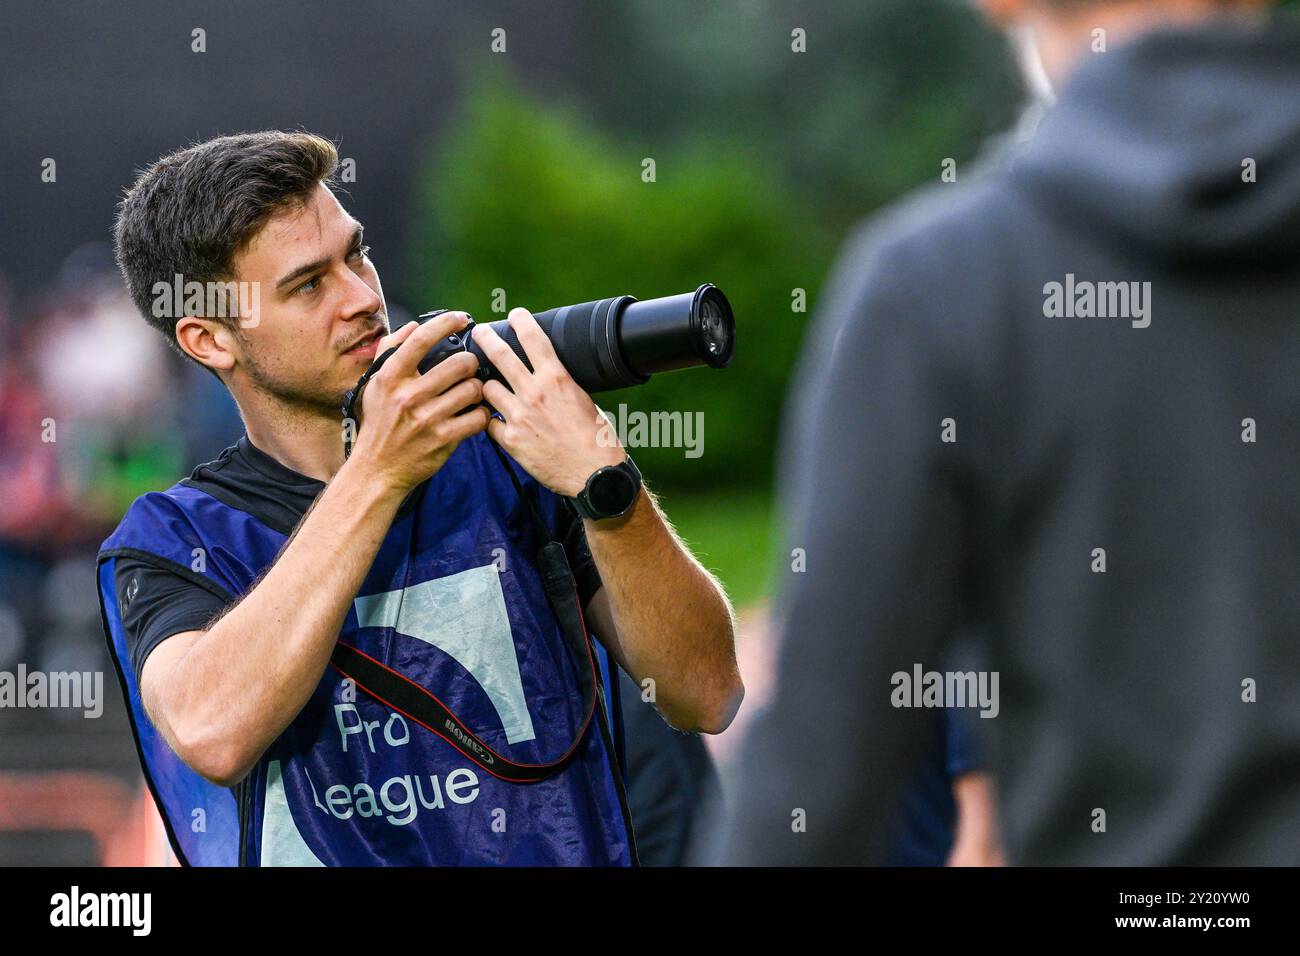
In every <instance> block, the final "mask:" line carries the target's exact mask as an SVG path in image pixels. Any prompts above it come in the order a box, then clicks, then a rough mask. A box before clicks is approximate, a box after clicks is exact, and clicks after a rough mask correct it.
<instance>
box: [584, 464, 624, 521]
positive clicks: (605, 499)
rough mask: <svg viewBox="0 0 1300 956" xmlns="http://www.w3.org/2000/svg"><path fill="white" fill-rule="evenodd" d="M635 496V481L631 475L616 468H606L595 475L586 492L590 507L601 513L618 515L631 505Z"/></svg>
mask: <svg viewBox="0 0 1300 956" xmlns="http://www.w3.org/2000/svg"><path fill="white" fill-rule="evenodd" d="M635 498H636V482H634V481H633V480H632V476H631V475H629V474H627V473H626V472H623V471H620V470H619V469H617V468H607V469H605V470H603V471H601V472H599V473H597V474H596V475H595V477H593V478H592V480H591V487H590V489H589V490H588V492H587V500H588V501H590V502H591V506H592V508H594V509H595V510H596V511H598V512H600V513H601V514H602V515H610V516H613V515H619V514H622V513H623V512H624V511H627V509H628V508H630V507H632V502H633V500H634V499H635Z"/></svg>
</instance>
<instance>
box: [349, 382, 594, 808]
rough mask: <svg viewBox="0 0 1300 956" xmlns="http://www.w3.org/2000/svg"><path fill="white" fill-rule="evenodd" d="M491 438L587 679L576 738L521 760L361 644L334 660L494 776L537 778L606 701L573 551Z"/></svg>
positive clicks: (564, 757)
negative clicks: (549, 753) (547, 754)
mask: <svg viewBox="0 0 1300 956" xmlns="http://www.w3.org/2000/svg"><path fill="white" fill-rule="evenodd" d="M367 378H368V376H367ZM365 381H366V379H363V380H362V382H360V383H358V386H357V388H356V389H354V390H353V393H355V394H359V393H360V391H361V387H362V386H363V385H364V384H365ZM489 443H490V444H491V445H492V448H493V449H494V450H495V451H496V454H497V457H498V458H499V459H500V460H501V465H502V467H504V468H505V470H506V473H507V474H508V475H509V476H510V481H511V484H513V485H514V486H515V491H516V492H517V493H518V495H519V499H520V500H521V501H522V502H523V503H524V505H525V507H526V508H527V510H528V514H529V517H530V519H531V521H532V524H533V527H534V530H535V532H536V535H537V540H539V541H542V542H544V543H543V544H542V546H541V548H540V549H539V550H538V552H537V565H538V568H539V569H540V571H541V575H542V584H543V586H544V587H545V589H546V598H547V601H548V602H549V603H550V605H551V609H552V610H553V611H554V612H555V617H556V620H558V621H559V624H560V630H561V632H562V633H563V635H564V642H565V645H566V646H567V647H568V650H569V656H570V658H572V660H573V663H574V666H575V667H576V668H577V670H578V677H579V681H580V682H581V685H582V709H583V712H584V714H585V716H584V717H583V720H582V726H581V727H579V728H578V733H577V736H576V737H575V738H574V740H573V743H571V744H570V745H569V746H568V747H567V748H566V749H565V751H564V753H563V754H561V755H560V757H559V758H558V759H556V760H552V761H549V762H547V763H540V764H528V763H517V762H515V761H513V760H510V759H509V758H507V757H503V756H502V755H501V754H499V753H497V752H496V751H495V750H493V749H492V748H491V747H489V746H488V745H487V744H486V743H484V741H483V740H482V738H480V737H479V736H478V735H477V734H475V733H474V732H473V731H472V730H470V728H469V727H468V726H467V725H466V724H465V722H464V721H462V720H461V719H460V718H459V717H457V716H456V715H455V714H454V713H452V711H451V709H450V708H448V707H447V705H446V704H444V703H443V702H442V701H441V700H440V699H439V698H438V697H437V696H436V695H435V694H433V693H430V692H429V691H428V690H427V689H426V688H424V687H422V686H421V685H420V684H417V683H416V682H415V681H413V680H411V679H410V678H408V677H406V676H404V675H402V674H400V673H398V672H397V671H395V670H393V669H392V668H391V667H388V666H387V665H386V664H383V663H381V662H380V661H378V660H376V659H375V658H373V657H371V656H370V655H369V654H367V653H365V652H364V651H362V650H360V649H359V648H356V647H353V646H352V645H350V644H346V643H344V642H343V641H339V642H337V643H336V644H335V646H334V653H333V655H332V656H331V657H330V664H331V665H332V666H333V667H334V669H335V670H337V671H338V672H339V673H340V674H342V675H343V676H344V677H346V678H348V679H349V680H351V681H352V682H353V683H354V684H355V685H356V686H357V687H358V688H359V689H361V690H363V691H365V693H367V694H369V695H370V696H371V697H373V698H375V699H376V700H378V701H379V702H380V703H382V704H384V705H386V706H388V707H391V708H392V709H393V710H395V711H397V712H398V713H400V714H402V715H403V716H404V717H406V718H408V719H409V720H413V721H415V722H416V723H417V724H419V725H420V726H422V727H424V728H425V729H426V730H429V731H431V732H433V733H435V734H437V735H438V736H439V737H441V738H442V739H443V740H445V741H447V743H449V744H451V745H452V746H453V747H455V748H456V749H457V750H458V751H460V753H461V754H463V755H464V756H465V757H466V758H467V759H469V760H471V761H473V762H474V763H475V764H476V765H477V766H479V767H481V768H482V769H483V770H485V771H487V772H488V773H490V774H492V775H493V776H495V777H499V778H501V779H502V780H505V781H508V782H510V783H537V782H539V781H541V780H545V779H547V778H548V777H552V776H554V775H555V774H557V773H559V772H560V771H561V770H563V769H564V768H565V767H566V766H567V765H568V764H569V761H570V760H572V759H573V755H574V754H575V753H577V750H578V745H579V744H580V743H582V740H583V738H584V737H585V736H586V734H587V728H588V727H589V726H590V725H591V719H592V716H593V715H594V714H595V712H596V705H597V702H598V701H601V702H602V706H603V695H602V694H601V689H600V685H599V682H598V678H597V676H596V662H595V654H594V651H593V650H592V647H591V637H590V635H589V634H588V633H587V625H586V622H585V621H584V620H583V616H582V604H581V602H580V601H579V599H578V587H577V582H576V581H575V579H574V577H573V570H572V568H570V566H569V560H568V557H567V556H566V555H565V553H564V546H563V545H562V544H561V543H560V542H558V541H554V540H552V539H551V534H550V532H549V531H548V530H547V527H546V523H545V522H544V521H543V520H542V516H541V512H540V511H539V510H538V507H537V504H536V503H535V502H534V501H533V500H532V498H531V497H530V496H529V495H528V494H527V493H526V491H525V489H524V487H523V484H522V483H521V482H520V481H519V477H518V476H517V475H516V474H515V470H514V468H512V467H511V465H510V461H509V460H508V459H507V458H506V456H505V453H504V452H503V451H502V450H501V449H500V447H499V446H498V445H497V443H496V442H494V441H491V440H489ZM348 450H349V451H350V449H348Z"/></svg>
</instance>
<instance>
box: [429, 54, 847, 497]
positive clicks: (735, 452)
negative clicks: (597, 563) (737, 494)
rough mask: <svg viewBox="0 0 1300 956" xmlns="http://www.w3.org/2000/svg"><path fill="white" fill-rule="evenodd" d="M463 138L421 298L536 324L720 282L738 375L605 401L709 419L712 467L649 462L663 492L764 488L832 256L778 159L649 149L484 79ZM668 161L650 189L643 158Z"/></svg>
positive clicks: (495, 79)
mask: <svg viewBox="0 0 1300 956" xmlns="http://www.w3.org/2000/svg"><path fill="white" fill-rule="evenodd" d="M452 129H453V131H454V132H453V134H452V135H451V137H450V138H449V139H447V140H446V141H444V142H442V143H441V144H439V148H438V149H436V150H435V151H434V152H433V155H432V160H431V165H430V169H429V173H428V175H427V176H426V177H424V179H423V184H424V186H423V192H422V194H421V196H420V197H419V203H420V207H419V209H418V211H417V222H418V223H419V225H418V226H417V229H416V241H415V243H414V244H413V247H414V249H415V250H416V253H417V255H418V259H417V261H416V262H415V263H414V264H413V265H414V268H412V269H411V270H410V273H411V274H412V275H415V276H418V277H419V282H420V284H419V285H418V286H417V287H416V288H414V289H412V290H409V291H410V293H411V294H410V295H409V296H408V297H407V301H410V302H413V303H419V306H420V308H421V309H426V308H439V307H441V308H460V309H465V310H466V311H469V312H470V313H471V314H472V315H474V316H475V317H476V318H477V319H478V320H480V321H484V320H489V321H490V320H494V319H499V318H503V317H504V316H503V315H495V314H493V313H492V312H491V311H490V310H491V308H492V304H493V290H494V289H497V288H501V289H504V290H505V298H506V301H505V308H506V310H508V309H510V308H514V307H516V306H524V307H525V308H528V309H531V310H532V311H534V312H537V311H542V310H544V309H549V308H554V307H556V306H560V305H565V304H569V303H576V302H584V301H588V300H591V299H597V298H604V297H606V296H611V295H619V294H623V293H630V294H632V295H635V296H636V297H637V298H640V299H647V298H654V297H657V296H663V295H672V294H675V293H679V292H687V291H690V290H692V289H694V288H695V287H696V286H698V285H699V284H700V283H701V282H714V283H716V284H717V285H718V286H719V287H721V288H722V290H723V291H724V292H725V293H726V294H727V296H728V298H729V299H730V300H731V303H732V306H733V308H734V310H735V313H736V323H737V330H738V334H737V348H736V355H735V358H734V360H733V362H732V364H731V366H730V367H729V368H728V369H726V370H724V371H715V370H712V369H692V370H687V371H682V372H674V373H670V374H665V375H659V376H656V377H655V378H654V379H652V380H651V382H650V383H649V384H647V385H645V386H642V387H640V388H635V389H625V390H623V391H621V392H615V393H609V394H606V395H601V396H597V400H598V402H599V404H600V405H601V407H602V408H605V409H606V410H609V411H611V412H614V411H616V410H617V408H618V405H619V403H626V404H627V406H628V411H633V410H643V411H646V412H651V411H657V410H660V411H670V412H671V411H681V412H683V413H692V414H693V413H694V412H697V411H701V412H703V413H704V443H703V454H702V455H701V456H700V457H698V458H687V457H685V453H684V450H683V449H680V448H677V449H672V448H668V449H654V448H642V449H634V452H635V455H636V458H637V461H638V463H640V464H641V466H642V469H643V471H644V472H645V473H646V475H647V477H648V479H649V481H650V482H651V484H652V485H654V486H656V487H659V486H663V485H671V486H678V487H680V486H687V485H689V486H701V485H715V486H720V485H723V484H725V485H727V486H728V487H735V486H737V485H750V486H755V485H759V486H762V485H766V483H767V482H768V480H769V479H770V463H771V458H772V453H773V446H774V441H775V438H776V433H777V429H778V422H779V416H780V408H781V405H782V402H783V398H784V394H785V388H786V384H787V380H788V377H789V373H790V370H791V367H792V365H793V362H794V360H795V358H796V355H797V350H798V348H799V344H800V339H801V336H802V331H803V327H804V323H805V319H806V318H807V313H797V312H794V311H792V308H791V305H792V290H794V289H796V288H801V289H804V290H806V294H807V299H808V306H809V309H811V304H812V302H813V300H814V297H815V293H816V290H817V287H818V286H819V285H820V283H821V280H822V278H823V275H824V273H825V271H826V267H827V264H828V261H829V258H830V256H831V253H832V250H833V243H832V237H831V236H830V235H829V234H828V232H827V231H826V230H825V229H824V228H823V227H821V226H819V225H818V224H817V223H816V222H814V221H813V219H812V217H811V216H810V215H809V212H808V209H807V208H806V206H805V204H804V203H802V202H801V201H800V199H799V198H798V197H797V196H796V195H795V194H794V193H793V192H792V190H791V189H790V188H789V187H787V186H785V185H784V184H783V183H782V181H781V179H780V177H779V175H778V174H777V173H776V172H775V171H774V170H773V169H772V167H771V165H770V163H768V162H767V161H765V159H764V158H763V157H760V156H756V155H754V154H752V153H751V152H749V151H748V150H747V149H746V148H745V147H744V146H743V145H742V146H738V145H736V144H735V143H728V142H721V141H717V140H708V141H703V142H698V143H696V144H695V145H693V146H692V147H689V148H680V149H672V150H667V149H665V150H648V149H647V148H646V147H645V146H643V145H639V144H637V143H629V142H615V141H612V140H610V139H607V138H606V137H604V136H603V135H601V134H600V133H598V132H596V131H594V130H592V129H591V128H589V126H588V125H587V124H586V123H585V122H584V121H583V120H582V119H581V118H580V117H579V115H578V114H577V112H576V111H575V110H573V109H571V108H569V109H565V108H562V107H561V108H557V107H555V106H550V105H548V106H545V107H544V106H543V105H542V104H541V103H540V102H538V101H536V100H534V99H533V98H531V97H530V96H528V95H526V94H524V93H522V92H521V91H519V89H518V88H517V87H516V86H515V85H514V84H513V83H512V82H511V81H510V80H509V78H508V77H506V76H504V75H499V74H480V75H479V77H478V78H477V80H476V81H475V82H473V83H472V84H471V88H470V90H469V92H468V94H467V96H466V98H465V101H464V104H463V108H462V115H461V116H460V117H459V118H458V120H457V121H456V122H455V123H454V124H453V126H452ZM647 157H649V158H653V159H654V161H655V163H656V177H657V181H655V182H649V183H647V182H644V181H643V178H642V171H643V165H642V163H643V160H644V159H645V158H647Z"/></svg>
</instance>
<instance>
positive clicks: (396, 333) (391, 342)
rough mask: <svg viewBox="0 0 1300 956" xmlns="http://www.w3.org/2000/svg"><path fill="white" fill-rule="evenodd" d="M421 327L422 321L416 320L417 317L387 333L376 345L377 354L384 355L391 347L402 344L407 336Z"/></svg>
mask: <svg viewBox="0 0 1300 956" xmlns="http://www.w3.org/2000/svg"><path fill="white" fill-rule="evenodd" d="M419 327H420V323H419V322H416V321H415V319H412V320H411V321H410V322H407V323H406V324H405V325H404V326H402V327H401V328H400V329H394V330H393V331H391V332H389V333H388V334H387V335H385V336H384V337H383V338H382V339H380V340H379V345H378V346H376V348H375V354H376V355H383V354H384V353H385V352H387V351H388V350H389V349H391V348H393V347H395V346H398V345H401V344H402V343H403V342H405V341H406V337H407V336H408V335H410V334H411V333H412V332H413V331H414V330H415V329H417V328H419Z"/></svg>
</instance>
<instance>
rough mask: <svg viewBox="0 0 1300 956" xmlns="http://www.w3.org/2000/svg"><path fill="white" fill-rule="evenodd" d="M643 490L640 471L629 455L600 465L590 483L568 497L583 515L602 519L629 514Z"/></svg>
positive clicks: (598, 519) (596, 519)
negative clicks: (614, 463)
mask: <svg viewBox="0 0 1300 956" xmlns="http://www.w3.org/2000/svg"><path fill="white" fill-rule="evenodd" d="M640 493H641V471H640V470H639V469H638V468H637V466H636V462H634V461H632V456H631V455H628V456H627V458H626V459H624V461H623V462H622V463H621V464H617V465H606V466H605V467H604V468H599V469H597V470H596V472H595V473H594V474H593V475H592V476H591V477H590V478H588V479H587V487H585V488H583V489H582V491H580V492H578V494H577V495H575V496H574V497H572V498H570V499H569V500H570V501H572V502H573V507H574V510H575V511H577V512H578V514H580V515H581V516H582V517H584V518H591V519H592V520H593V521H600V520H602V519H604V518H617V517H619V516H620V515H625V514H627V513H628V512H629V511H631V510H632V505H633V504H635V503H636V498H637V495H639V494H640Z"/></svg>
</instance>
